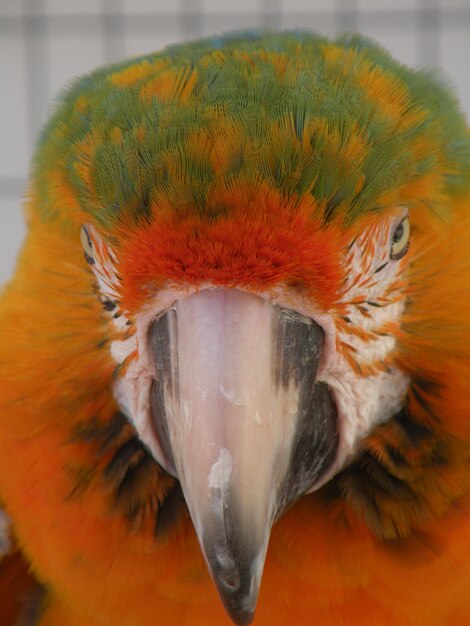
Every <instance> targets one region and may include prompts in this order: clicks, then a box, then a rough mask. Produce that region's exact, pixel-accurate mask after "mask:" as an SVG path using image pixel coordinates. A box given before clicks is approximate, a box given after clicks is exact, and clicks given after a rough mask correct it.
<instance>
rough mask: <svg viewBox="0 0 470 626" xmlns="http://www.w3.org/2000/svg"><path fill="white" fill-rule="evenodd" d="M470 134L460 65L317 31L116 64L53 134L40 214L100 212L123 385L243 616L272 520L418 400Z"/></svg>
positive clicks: (75, 97)
mask: <svg viewBox="0 0 470 626" xmlns="http://www.w3.org/2000/svg"><path fill="white" fill-rule="evenodd" d="M465 133H466V131H465V123H464V121H463V119H462V116H461V114H460V113H459V111H458V108H457V105H456V104H455V102H454V99H453V97H452V96H451V95H449V94H448V92H447V91H446V90H445V89H444V87H442V85H441V84H440V79H438V78H436V77H434V76H432V75H430V74H429V73H425V72H421V73H420V72H414V71H411V70H408V69H406V68H405V67H403V66H401V65H400V64H398V63H396V62H394V61H393V60H392V59H391V58H390V57H389V56H388V54H387V53H386V52H385V51H383V50H382V49H380V48H378V47H377V46H375V45H373V44H372V43H370V42H368V41H366V40H364V39H362V38H359V37H344V38H342V39H339V40H337V41H334V42H333V41H329V40H326V39H323V38H321V37H318V36H315V35H311V34H308V33H302V32H296V33H286V34H266V33H260V34H251V35H243V34H242V35H233V36H228V37H226V38H222V39H219V40H215V39H210V40H205V41H202V42H196V43H194V44H190V45H186V46H175V47H171V48H168V49H166V50H165V51H163V52H162V53H160V54H155V55H150V56H146V57H142V58H138V59H134V60H132V61H130V62H127V63H124V64H121V65H117V66H112V67H111V68H106V69H104V70H98V71H97V72H95V73H94V74H92V75H91V76H90V77H87V78H85V79H82V80H80V81H79V82H78V83H77V84H76V85H75V86H74V87H73V88H72V89H71V90H69V91H68V93H67V94H66V96H65V98H64V102H63V104H62V106H61V107H60V108H59V110H58V112H57V113H56V115H55V116H54V117H53V118H52V120H51V122H50V124H49V126H48V127H47V129H46V130H45V134H44V137H43V141H42V145H41V147H40V150H39V155H38V158H37V164H36V181H37V183H36V193H37V196H38V198H39V204H40V206H41V211H42V214H43V216H44V218H45V219H47V220H49V221H51V222H53V223H55V224H57V225H58V228H60V229H61V230H63V231H64V232H68V233H71V232H72V233H74V236H76V237H77V240H78V232H79V229H80V228H81V242H82V245H83V249H84V252H85V259H86V261H87V262H88V264H89V268H90V270H91V271H90V273H89V283H90V288H91V286H92V284H94V286H95V290H96V296H97V297H98V298H99V299H100V300H101V302H102V305H103V308H104V315H105V325H106V329H107V331H106V332H107V335H108V338H109V342H108V343H107V344H106V349H107V350H109V358H110V359H112V361H113V363H114V365H115V371H114V376H113V379H112V381H110V384H111V385H112V387H113V392H114V396H115V400H116V403H117V405H118V406H119V409H120V411H121V412H122V413H123V414H124V415H125V416H126V418H127V419H128V420H129V422H131V424H132V425H133V427H134V428H135V431H136V433H137V435H138V437H139V439H140V440H141V441H142V442H143V444H145V446H146V447H147V449H148V451H149V453H150V454H151V456H152V457H153V459H154V460H155V461H156V462H157V463H158V464H159V466H160V467H161V468H163V470H164V471H165V472H166V473H167V474H169V475H171V476H173V477H174V478H175V479H177V480H178V481H179V482H180V484H181V488H182V491H183V494H184V497H185V500H186V503H187V506H188V509H189V512H190V515H191V518H192V520H193V523H194V527H195V530H196V533H197V536H198V539H199V542H200V545H201V548H202V551H203V553H204V556H205V559H206V562H207V565H208V567H209V570H210V572H211V575H212V577H213V579H214V582H215V584H216V585H217V588H218V590H219V593H220V596H221V598H222V600H223V602H224V605H225V607H226V609H227V611H228V612H229V614H230V615H231V617H232V618H233V619H234V620H235V621H236V622H237V623H249V622H250V621H251V619H252V617H253V613H254V609H255V605H256V599H257V595H258V588H259V585H260V581H261V575H262V570H263V564H264V560H265V556H266V551H267V548H268V541H269V536H270V530H271V527H272V525H273V523H275V521H276V520H277V519H278V518H279V517H281V516H282V515H283V513H284V512H285V511H286V510H287V509H288V508H290V507H292V506H293V505H294V504H295V502H296V501H297V500H299V499H300V498H302V497H304V496H305V495H306V494H310V493H314V492H318V491H319V490H320V489H321V488H323V487H324V486H325V485H328V484H330V483H331V481H332V480H333V479H335V477H338V476H340V475H342V473H343V472H344V471H347V468H349V467H350V466H351V463H352V462H353V461H354V459H356V458H357V457H358V455H359V454H360V452H361V450H362V449H363V442H364V441H365V440H366V439H367V438H368V437H370V436H371V435H373V434H374V433H377V432H378V429H380V428H382V427H383V426H384V425H385V426H386V425H388V424H389V423H390V422H391V420H392V419H393V418H394V416H397V415H402V416H403V411H405V410H406V406H407V403H408V402H409V391H410V388H411V387H412V385H413V384H414V383H415V382H416V380H418V376H417V374H416V371H417V368H418V366H417V362H418V361H419V358H418V357H416V354H417V352H416V351H415V353H416V354H415V353H414V352H413V346H412V345H411V343H410V340H409V337H410V336H411V337H414V338H416V333H415V329H416V328H423V326H422V325H423V323H425V321H426V320H427V319H429V308H428V310H427V311H422V309H421V310H419V311H418V314H417V307H416V302H417V301H418V302H419V294H420V293H421V292H424V291H425V292H426V293H428V292H429V290H430V289H432V286H433V284H434V283H433V282H432V281H433V280H434V278H433V277H434V276H435V274H436V267H435V264H432V263H431V264H429V258H430V253H429V250H432V249H433V246H436V245H441V244H436V241H440V239H439V237H438V234H439V233H440V232H441V230H442V224H443V223H445V221H446V220H447V222H448V223H450V222H451V221H452V217H451V216H452V211H457V212H458V211H459V209H458V207H459V206H460V205H459V203H461V202H462V200H461V199H462V198H464V197H465V194H466V193H467V194H468V183H469V173H468V172H469V171H470V169H469V168H468V163H469V160H470V148H469V143H468V140H464V137H465V136H466V135H465ZM465 168H467V169H465ZM453 232H454V235H455V232H456V229H454V231H453ZM447 241H448V240H447ZM417 294H418V295H417ZM449 297H450V296H449ZM422 302H423V299H422V300H421V303H422ZM418 309H419V307H418ZM423 320H424V322H423ZM413 324H415V326H413ZM419 324H421V326H419ZM421 347H422V346H421ZM420 354H421V353H420ZM413 355H414V356H413ZM431 360H432V359H431ZM421 364H422V361H421ZM424 369H425V372H428V373H429V372H430V374H429V377H430V378H431V379H432V380H434V379H435V377H436V367H435V364H433V363H431V364H430V365H427V366H426V367H425V368H424ZM437 369H439V368H437ZM422 378H423V379H424V378H426V373H423V375H422ZM421 427H422V428H423V429H424V428H426V426H425V425H424V423H423V424H422V425H421ZM404 517H406V516H401V518H400V520H401V522H397V520H396V519H395V520H393V525H394V528H395V529H396V528H397V525H398V527H399V530H398V531H397V534H401V531H400V528H402V529H405V530H403V532H406V529H407V528H408V526H407V522H406V520H405V521H404ZM400 523H401V524H402V526H401V527H400Z"/></svg>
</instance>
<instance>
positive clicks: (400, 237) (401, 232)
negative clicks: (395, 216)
mask: <svg viewBox="0 0 470 626" xmlns="http://www.w3.org/2000/svg"><path fill="white" fill-rule="evenodd" d="M409 245H410V220H409V219H408V218H407V217H405V218H404V219H402V221H401V222H400V223H399V224H398V226H397V227H396V228H395V231H394V233H393V236H392V245H391V248H390V258H391V259H393V260H394V261H398V259H401V258H402V257H403V256H405V254H406V252H407V250H408V247H409Z"/></svg>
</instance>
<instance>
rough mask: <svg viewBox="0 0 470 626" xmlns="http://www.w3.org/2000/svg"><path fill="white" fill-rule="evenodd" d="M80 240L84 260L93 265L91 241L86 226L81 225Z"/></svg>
mask: <svg viewBox="0 0 470 626" xmlns="http://www.w3.org/2000/svg"><path fill="white" fill-rule="evenodd" d="M80 241H81V242H82V247H83V252H84V253H85V259H86V262H87V263H89V264H90V265H93V263H94V262H95V259H94V258H93V243H92V241H91V237H90V233H89V232H88V230H87V228H86V226H82V228H81V230H80Z"/></svg>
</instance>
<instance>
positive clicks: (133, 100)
mask: <svg viewBox="0 0 470 626" xmlns="http://www.w3.org/2000/svg"><path fill="white" fill-rule="evenodd" d="M463 137H466V133H465V121H464V118H463V116H462V115H461V113H460V111H459V109H458V105H457V104H456V102H455V100H454V98H453V96H452V94H450V93H449V92H448V91H447V90H446V89H445V87H444V86H443V85H442V84H441V81H440V79H438V78H436V77H435V76H433V75H431V74H430V73H429V72H417V71H413V70H409V69H407V68H405V67H403V66H402V65H400V64H399V63H397V62H395V61H393V60H392V59H391V58H390V56H389V55H388V54H387V53H386V52H385V51H384V50H382V49H381V48H379V47H377V46H375V45H374V44H372V43H371V42H369V41H367V40H364V39H362V38H360V37H343V38H340V39H338V40H336V41H330V40H328V39H325V38H322V37H319V36H317V35H313V34H310V33H306V32H295V33H280V34H276V33H256V34H253V35H252V36H251V37H248V38H247V36H246V34H244V35H243V36H241V35H238V36H237V35H233V36H228V37H226V38H222V39H220V40H214V39H207V40H203V41H200V42H195V43H192V44H189V45H183V46H174V47H170V48H168V49H166V50H164V51H163V52H161V53H156V54H153V55H148V56H145V57H140V58H138V59H134V60H132V61H130V62H129V61H128V62H124V63H122V64H121V65H113V66H111V67H109V68H104V69H101V70H98V71H97V72H95V73H93V74H91V75H90V76H88V77H86V78H83V79H81V80H79V81H78V82H77V83H76V85H75V86H74V87H73V88H72V89H71V90H70V91H69V92H68V93H66V94H65V96H64V98H63V103H62V105H61V107H60V108H59V109H58V111H57V113H56V115H55V116H54V117H53V118H52V120H51V122H50V123H49V125H48V127H47V128H46V130H45V131H44V134H43V137H42V141H41V145H40V148H39V152H38V156H37V160H36V168H35V181H36V190H37V194H38V197H39V206H40V211H41V212H42V214H43V215H44V216H45V217H46V218H49V219H55V220H60V221H61V222H63V223H66V224H70V223H71V222H74V220H77V218H78V215H79V213H80V216H81V214H82V212H85V213H87V214H88V215H89V216H90V217H91V218H92V219H94V220H96V221H97V222H98V223H99V224H100V225H101V226H102V227H104V228H105V229H106V230H107V231H108V232H109V234H111V235H112V233H113V230H114V229H115V228H116V226H117V225H118V224H119V222H122V221H126V222H127V221H129V220H135V221H139V220H141V219H150V220H152V219H153V217H154V212H155V210H157V209H156V207H162V206H165V207H166V209H167V210H168V211H169V212H170V213H171V214H173V215H179V214H180V213H181V212H183V213H188V212H192V213H193V215H202V216H206V215H208V216H209V217H210V210H211V209H210V208H209V205H210V202H208V198H210V196H211V193H212V190H213V189H214V188H215V187H217V188H227V189H230V188H233V187H243V186H247V185H248V186H253V185H264V186H266V187H268V188H270V189H271V190H273V191H275V192H276V193H279V194H282V195H283V196H285V197H287V198H298V197H300V196H302V195H307V196H311V197H312V198H314V199H315V201H316V202H317V203H319V204H321V205H322V206H324V207H325V215H326V216H327V217H328V218H331V217H332V216H334V215H342V216H347V219H349V220H350V221H354V220H356V219H357V218H360V217H361V216H362V215H364V214H365V213H367V212H369V211H373V210H375V209H376V208H377V207H378V206H390V205H392V204H404V205H407V206H410V205H411V204H412V203H425V204H426V206H430V207H432V208H433V209H434V210H436V211H437V212H439V211H440V212H441V213H445V212H446V211H448V207H449V205H450V203H449V199H450V198H452V197H456V196H458V195H459V194H461V193H462V189H463V188H464V187H465V185H466V184H468V183H469V178H470V174H469V172H470V167H469V165H470V143H469V141H468V139H463ZM64 198H65V199H66V206H64ZM78 208H79V209H80V210H79V211H77V209H78ZM82 221H84V220H82Z"/></svg>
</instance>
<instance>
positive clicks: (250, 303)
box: [149, 289, 338, 624]
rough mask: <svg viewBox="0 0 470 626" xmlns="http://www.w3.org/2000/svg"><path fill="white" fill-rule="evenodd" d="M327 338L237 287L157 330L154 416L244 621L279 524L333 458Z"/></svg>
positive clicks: (163, 318)
mask: <svg viewBox="0 0 470 626" xmlns="http://www.w3.org/2000/svg"><path fill="white" fill-rule="evenodd" d="M323 339H324V333H323V330H322V328H321V327H320V326H319V325H318V324H316V323H315V322H314V321H313V320H312V319H310V318H307V317H305V316H303V315H301V314H299V313H297V312H295V311H292V310H288V309H283V308H281V307H279V306H273V305H272V304H270V303H269V302H267V301H266V300H264V299H263V298H261V297H259V296H256V295H253V294H249V293H246V292H243V291H239V290H236V289H205V290H202V291H199V292H197V293H194V294H192V295H190V296H188V297H187V298H186V299H183V300H180V301H178V302H175V303H174V304H173V305H172V306H171V307H170V308H169V309H167V310H166V311H163V312H162V313H161V314H160V315H159V316H158V317H157V318H156V319H155V320H154V321H153V322H152V324H151V327H150V331H149V341H150V347H151V352H152V356H153V360H154V364H155V370H156V377H155V381H154V384H153V386H152V392H151V394H152V411H153V420H154V425H155V428H156V431H157V433H158V437H159V439H160V445H161V447H162V448H163V450H164V452H165V457H166V461H165V465H166V469H167V470H168V471H170V472H171V473H173V474H174V475H175V476H177V477H178V479H179V480H180V482H181V486H182V489H183V492H184V496H185V498H186V502H187V504H188V508H189V511H190V514H191V517H192V520H193V523H194V526H195V529H196V533H197V536H198V538H199V542H200V545H201V548H202V551H203V553H204V556H205V559H206V562H207V565H208V567H209V570H210V573H211V576H212V578H213V580H214V582H215V584H216V586H217V589H218V591H219V594H220V597H221V599H222V602H223V603H224V605H225V608H226V610H227V612H228V613H229V615H230V617H231V618H232V620H233V621H234V622H235V623H236V624H249V623H250V622H251V621H252V619H253V615H254V611H255V607H256V602H257V597H258V590H259V585H260V581H261V575H262V571H263V566H264V561H265V556H266V551H267V547H268V541H269V535H270V531H271V526H272V524H273V522H274V521H275V519H276V518H277V517H279V515H280V514H281V513H282V512H283V511H284V510H285V509H286V507H288V506H289V505H291V504H292V503H293V502H294V501H295V500H296V499H298V498H299V497H300V496H301V495H302V494H304V493H305V492H306V491H308V490H309V489H311V488H312V486H313V485H314V484H315V482H316V481H317V480H318V479H319V477H321V475H322V474H323V473H324V472H325V470H326V469H327V468H328V467H329V466H330V464H331V463H332V461H333V459H334V457H335V453H336V448H337V442H338V436H337V425H336V408H335V405H334V402H333V399H332V396H331V393H330V390H329V388H328V386H327V385H326V384H324V383H320V382H315V375H316V371H317V367H318V363H319V359H320V356H321V352H322V347H323Z"/></svg>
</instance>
